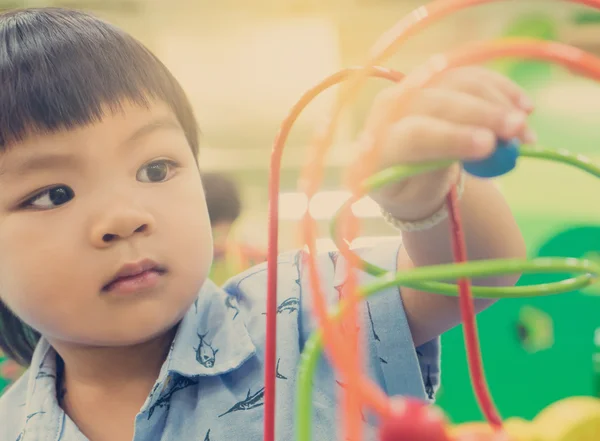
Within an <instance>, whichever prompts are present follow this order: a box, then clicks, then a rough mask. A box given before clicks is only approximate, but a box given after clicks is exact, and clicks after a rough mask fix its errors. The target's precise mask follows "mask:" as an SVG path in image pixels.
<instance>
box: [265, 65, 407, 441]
mask: <svg viewBox="0 0 600 441" xmlns="http://www.w3.org/2000/svg"><path fill="white" fill-rule="evenodd" d="M359 69H361V68H360V67H354V68H347V69H343V70H341V71H339V72H336V73H335V74H333V75H331V76H329V77H328V78H326V79H325V80H323V81H322V82H321V83H320V84H318V85H317V86H315V87H313V88H312V89H310V90H308V91H306V92H305V93H304V95H303V96H302V97H301V98H300V99H299V100H298V102H297V103H296V104H295V105H294V107H292V109H291V110H290V112H289V113H288V115H287V117H286V118H285V120H284V121H283V122H282V123H281V126H280V129H279V133H278V134H277V136H276V138H275V140H274V142H273V149H272V151H271V164H270V168H269V218H268V223H269V224H268V225H269V226H268V234H269V236H268V248H267V304H266V308H267V309H266V312H267V318H266V320H267V324H266V344H265V405H264V407H265V413H264V438H263V439H264V441H275V379H276V363H277V256H278V253H279V248H278V242H277V241H278V235H279V186H280V174H281V158H282V155H283V149H284V147H285V142H286V140H287V138H288V135H289V133H290V131H291V129H292V126H293V124H294V122H295V121H296V119H298V116H299V115H300V113H301V112H302V111H303V110H304V108H305V107H306V106H307V105H308V104H309V103H310V102H311V101H312V100H313V99H314V98H315V97H316V96H317V95H319V93H321V92H322V91H324V90H326V89H328V88H329V87H331V86H333V85H335V84H338V83H340V82H342V81H343V80H345V79H346V78H347V77H348V75H350V74H351V73H352V72H354V71H356V70H359ZM369 75H371V76H374V77H379V78H383V79H388V80H391V81H399V80H400V79H401V78H402V77H403V75H402V74H401V73H400V72H396V71H393V70H390V69H387V68H383V67H376V66H374V67H372V68H371V69H370V70H369ZM372 392H373V393H375V392H377V391H372Z"/></svg>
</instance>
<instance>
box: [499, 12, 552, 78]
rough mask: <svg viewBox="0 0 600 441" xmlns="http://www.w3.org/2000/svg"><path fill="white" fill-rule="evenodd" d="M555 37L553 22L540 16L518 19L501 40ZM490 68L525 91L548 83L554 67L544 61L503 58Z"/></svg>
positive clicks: (549, 18) (546, 17)
mask: <svg viewBox="0 0 600 441" xmlns="http://www.w3.org/2000/svg"><path fill="white" fill-rule="evenodd" d="M557 36H558V31H557V24H556V22H555V20H554V19H553V18H552V17H548V16H546V15H542V14H534V15H527V16H523V17H520V18H519V19H518V20H516V21H515V22H514V23H512V24H511V25H510V26H509V27H508V28H507V29H506V31H505V32H504V33H503V34H502V35H501V37H503V38H510V37H528V38H536V39H539V40H556V39H557ZM491 67H492V68H493V69H494V70H497V71H498V72H500V73H502V74H504V75H506V76H508V77H509V78H511V79H512V80H513V81H515V82H516V83H518V84H519V85H521V86H522V87H524V88H526V89H531V88H537V87H540V86H541V85H543V84H544V83H546V82H547V81H549V80H550V79H551V77H552V72H553V70H554V66H552V65H551V64H549V63H547V62H545V61H534V60H524V59H522V58H504V59H501V60H497V61H493V62H492V63H491Z"/></svg>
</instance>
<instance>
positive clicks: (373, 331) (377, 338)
mask: <svg viewBox="0 0 600 441" xmlns="http://www.w3.org/2000/svg"><path fill="white" fill-rule="evenodd" d="M366 303H367V313H368V314H369V321H370V322H371V332H372V333H373V338H374V339H375V341H381V339H380V338H379V335H377V331H375V322H374V321H373V315H372V314H371V304H370V303H369V302H366ZM379 361H380V362H381V363H383V364H388V362H387V360H386V359H384V358H382V357H379Z"/></svg>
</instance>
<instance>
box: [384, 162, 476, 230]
mask: <svg viewBox="0 0 600 441" xmlns="http://www.w3.org/2000/svg"><path fill="white" fill-rule="evenodd" d="M465 177H466V173H465V172H464V170H461V172H460V177H459V180H458V186H457V196H458V198H460V197H461V196H462V194H463V191H464V188H465ZM379 208H380V209H381V214H382V215H383V219H384V220H385V221H386V222H387V223H388V224H390V225H391V226H392V227H394V228H396V229H397V230H400V231H406V232H414V231H425V230H429V229H430V228H433V227H435V226H436V225H437V224H439V223H440V222H442V221H443V220H444V219H446V218H447V217H448V208H447V207H446V204H444V205H442V206H441V207H440V209H439V210H437V211H436V212H435V213H433V214H432V215H431V216H429V217H428V218H426V219H422V220H418V221H412V222H409V221H403V220H400V219H397V218H395V217H394V216H393V215H392V214H391V213H389V212H388V211H386V210H384V209H383V207H379Z"/></svg>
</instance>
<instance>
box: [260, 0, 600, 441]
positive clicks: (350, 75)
mask: <svg viewBox="0 0 600 441" xmlns="http://www.w3.org/2000/svg"><path fill="white" fill-rule="evenodd" d="M491 1H492V0H437V1H433V2H431V3H429V4H428V5H427V6H422V7H420V8H418V9H416V10H414V11H413V12H412V13H411V14H409V15H408V16H406V17H405V18H403V19H402V20H400V21H399V22H398V23H397V24H396V25H395V26H393V27H392V28H391V29H390V30H389V31H388V32H386V33H385V34H384V35H383V36H382V37H381V38H380V39H379V40H378V41H377V43H376V44H375V45H374V46H373V48H372V50H371V53H370V56H369V57H368V59H367V60H366V62H365V63H364V64H363V65H362V66H361V67H356V68H349V69H345V70H342V71H340V72H338V73H336V74H334V75H332V76H330V77H328V78H326V79H325V80H324V81H323V82H321V83H320V84H319V85H317V86H316V87H314V88H312V89H310V90H309V91H307V92H306V93H305V94H304V95H303V96H302V98H301V99H300V100H299V101H298V102H297V103H296V105H295V106H294V107H293V108H292V109H291V111H290V113H289V114H288V116H287V118H286V119H285V120H284V121H283V123H282V125H281V128H280V131H279V133H278V135H277V137H276V139H275V142H274V146H273V150H272V155H271V169H270V183H269V198H270V207H269V254H268V293H267V342H266V343H267V346H266V361H265V362H266V367H265V420H264V441H274V438H275V427H274V426H275V375H276V371H275V369H276V355H275V349H276V347H275V346H276V317H277V314H276V308H277V298H276V293H277V265H276V262H277V253H278V246H277V239H278V237H277V236H278V194H279V178H280V163H281V157H282V153H283V147H284V144H285V142H286V139H287V136H288V134H289V132H290V130H291V128H292V125H293V123H294V121H295V120H296V119H297V117H298V116H299V114H300V113H301V112H302V110H303V109H304V108H305V107H306V106H307V105H308V104H309V103H310V101H311V100H312V99H314V98H315V97H316V96H317V95H318V94H319V93H321V92H322V91H324V90H325V89H327V88H329V87H331V86H333V85H336V84H338V83H341V86H340V87H341V89H340V93H339V95H338V98H337V100H336V102H335V105H334V108H333V110H332V112H331V114H330V116H329V118H328V120H327V121H326V124H324V127H322V128H321V130H319V131H318V132H317V134H316V136H315V138H314V140H313V142H312V144H311V145H310V146H309V149H310V151H309V161H308V163H307V165H306V166H305V167H304V168H303V170H302V175H301V180H300V184H301V188H302V190H303V191H304V192H305V194H306V195H307V197H308V198H309V199H310V198H311V197H312V196H313V195H314V194H315V193H316V191H317V189H318V186H319V185H320V182H321V177H322V174H323V164H324V157H325V154H326V152H327V150H328V148H329V147H330V146H331V144H332V140H333V136H334V133H335V130H336V127H337V124H338V123H339V119H340V117H341V114H342V111H343V110H344V108H345V107H346V106H347V105H348V104H350V103H351V102H352V101H353V99H354V98H355V97H356V94H357V93H358V91H359V90H360V88H361V86H362V85H363V84H364V83H365V81H366V80H367V79H368V78H369V77H378V78H383V79H387V80H390V81H393V82H396V83H399V87H401V88H402V89H401V91H400V97H399V102H398V106H399V107H400V106H401V105H402V103H406V101H407V100H410V96H411V91H414V90H417V89H419V88H422V87H426V86H427V85H428V84H429V83H431V82H432V81H434V80H435V79H436V78H437V77H438V75H440V74H441V73H442V72H444V71H446V70H448V69H451V68H456V67H460V66H466V65H472V64H479V63H482V62H486V61H489V60H492V59H495V58H498V57H515V56H516V57H524V58H531V59H537V60H544V61H548V62H554V63H558V64H561V65H563V66H564V67H567V68H569V69H571V70H572V71H574V72H577V73H579V74H582V75H584V76H587V77H589V78H591V79H595V80H600V59H599V58H596V57H594V56H593V55H591V54H588V53H586V52H584V51H582V50H580V49H577V48H574V47H571V46H568V45H565V44H561V43H558V42H542V41H536V40H532V39H520V38H517V39H504V40H499V41H492V42H477V43H471V44H467V45H465V46H464V47H462V48H460V49H457V50H453V51H450V52H448V53H445V54H442V55H436V56H434V57H432V58H431V59H430V60H429V62H427V63H426V64H424V65H423V66H421V67H419V68H418V69H416V70H415V71H413V72H411V73H409V74H407V75H406V76H405V75H403V74H401V73H399V72H396V71H394V70H391V69H387V68H384V67H381V64H382V63H383V62H384V61H385V60H386V59H388V58H389V57H390V56H392V55H393V54H394V53H395V52H396V51H397V50H398V48H399V46H401V44H402V43H403V42H404V41H405V40H407V39H408V38H409V37H410V36H412V35H413V34H415V33H416V32H417V31H419V30H422V29H423V28H425V27H426V26H428V25H430V24H432V23H434V22H435V21H437V20H439V19H441V18H443V17H445V16H447V15H449V14H450V13H452V12H456V11H458V10H461V9H464V8H467V7H470V6H475V5H480V4H485V3H491ZM569 1H571V2H573V3H578V4H583V5H587V6H590V7H593V8H596V9H600V0H569ZM389 120H390V121H391V120H393V116H391V115H390V118H389ZM386 124H389V121H388V122H386V121H383V122H382V125H381V128H382V131H383V129H385V128H386ZM376 136H377V134H376ZM367 143H368V144H367ZM378 144H379V143H378V142H377V140H376V139H375V140H367V141H364V140H363V141H362V145H359V147H360V148H359V154H358V155H357V158H356V159H355V161H354V162H353V163H352V164H351V165H350V167H348V169H347V171H346V173H345V177H344V183H345V185H346V186H347V187H348V189H349V190H351V192H352V196H351V197H350V198H349V199H348V200H347V201H346V202H345V204H344V205H343V206H342V208H341V209H340V210H339V212H338V213H337V214H336V216H335V218H334V220H333V222H332V228H331V232H332V235H333V239H334V242H335V244H336V246H337V247H338V248H339V250H340V252H341V254H342V256H343V257H344V258H345V259H346V261H347V262H349V264H350V266H351V267H353V268H356V269H360V270H362V271H366V272H367V273H369V274H371V275H373V276H375V277H377V278H376V281H375V282H371V283H370V284H369V285H367V286H360V287H359V286H357V276H356V271H348V275H347V280H346V286H347V293H346V295H345V297H344V299H343V302H342V303H341V304H340V305H339V308H338V310H337V312H335V313H332V314H330V313H329V311H328V309H327V306H326V303H325V300H324V298H323V294H322V289H321V286H320V279H319V275H318V269H317V267H316V261H315V257H314V256H315V255H316V249H315V246H316V245H315V232H316V225H315V222H314V219H312V218H311V216H310V214H309V213H308V211H307V213H306V214H305V216H304V218H303V220H302V223H301V228H302V230H301V232H302V235H303V240H304V244H305V246H306V247H307V248H308V253H307V261H306V264H307V267H308V276H309V280H310V286H311V295H312V300H313V304H314V306H315V311H314V314H315V315H316V317H317V319H318V323H319V325H320V329H319V330H317V331H315V332H314V333H313V334H312V336H311V337H310V338H309V340H308V341H307V343H306V345H305V349H304V352H303V354H302V361H301V366H300V368H299V373H298V381H297V388H298V390H297V413H296V421H295V425H296V427H297V429H296V441H310V440H311V434H312V427H311V415H312V408H311V402H312V377H313V375H314V372H315V368H316V365H317V361H318V359H319V357H320V355H321V352H322V351H323V349H324V347H325V348H326V349H327V354H328V356H329V360H330V362H331V363H332V366H333V367H334V368H335V369H337V370H338V371H339V372H340V373H341V374H342V375H343V377H344V378H345V382H346V383H347V387H346V388H345V393H344V395H343V397H342V398H341V399H340V401H341V403H340V404H341V406H343V407H342V410H343V412H342V413H343V416H344V417H343V421H342V427H341V429H342V432H341V434H340V436H341V439H346V440H352V441H359V440H360V439H361V438H362V437H361V436H360V435H359V434H361V433H362V424H363V422H362V419H361V417H360V411H361V408H363V407H364V408H368V409H369V410H370V411H372V412H374V413H375V414H376V415H377V416H378V417H379V419H378V420H379V438H380V441H466V440H477V441H492V440H493V441H500V440H509V439H512V440H517V439H518V440H519V441H521V440H524V439H527V440H536V441H555V440H556V441H592V440H594V441H597V440H599V439H600V402H598V401H597V400H594V402H593V403H590V402H586V403H583V404H582V403H581V402H579V403H572V402H570V403H569V402H565V401H563V402H558V403H554V405H552V406H555V405H558V406H559V408H560V410H556V409H555V410H554V411H552V412H551V411H550V409H551V408H552V406H550V407H549V408H547V409H545V410H544V411H542V413H544V412H546V411H549V412H550V414H546V415H545V416H544V415H541V414H540V415H538V417H540V418H541V420H540V421H542V420H543V421H544V423H542V422H540V423H539V424H538V425H537V426H536V428H535V429H534V428H532V427H530V430H529V435H528V437H525V436H524V435H523V433H524V432H523V431H521V433H520V434H518V435H517V436H516V437H515V434H514V432H511V431H510V430H507V429H506V426H507V425H508V424H507V425H504V424H503V421H502V418H501V417H500V415H499V413H498V411H497V409H496V408H495V405H494V403H493V400H492V397H491V394H490V392H489V390H488V387H487V384H486V380H485V375H484V369H483V366H482V361H481V354H480V347H479V341H478V336H477V330H476V324H475V318H474V309H473V301H472V298H473V297H477V298H516V297H526V296H545V295H551V294H559V293H566V292H570V291H574V290H577V289H580V288H583V287H586V286H588V285H590V284H592V283H594V282H595V279H596V278H597V277H598V275H599V274H600V261H599V260H598V259H593V258H589V259H574V258H558V257H557V258H537V259H533V260H519V259H503V260H488V261H476V262H468V261H467V256H466V250H465V243H464V236H463V231H462V226H461V221H460V212H459V207H458V204H457V203H456V201H457V192H456V188H453V189H451V191H450V193H449V195H448V197H447V201H446V203H447V207H448V211H449V222H450V226H451V228H450V234H451V239H452V245H453V253H454V261H455V264H446V265H436V266H429V267H420V268H416V269H414V270H411V271H407V272H402V273H391V272H387V271H385V270H383V269H382V268H379V267H377V266H375V265H373V264H370V263H369V262H365V261H363V260H361V259H360V258H359V257H358V256H357V255H355V254H354V253H353V252H352V251H351V249H350V246H349V244H350V243H351V242H352V240H353V239H355V238H356V236H357V233H358V231H359V225H358V221H357V219H356V217H354V215H353V213H352V210H351V207H352V204H353V203H354V202H356V201H358V200H359V199H361V198H362V197H363V196H365V195H366V194H367V192H369V191H371V190H374V189H377V188H380V187H381V186H383V185H385V184H386V183H389V182H391V181H394V180H401V179H405V178H407V177H410V176H414V175H416V174H419V173H423V172H427V171H432V170H436V169H439V168H442V167H447V166H448V165H450V164H451V162H437V163H427V164H419V165H411V166H396V167H392V168H389V169H386V170H383V171H379V172H377V173H375V169H374V165H375V162H376V158H377V154H378ZM519 157H526V158H534V159H543V160H547V161H555V162H562V163H565V164H568V165H571V166H574V167H576V168H578V169H580V170H583V171H585V172H587V173H589V174H591V175H593V176H595V177H599V178H600V167H598V166H596V165H594V164H592V163H591V162H590V161H589V160H587V159H586V158H583V157H581V156H578V155H575V154H572V153H569V152H568V151H564V150H558V151H552V150H548V149H545V148H541V147H538V146H526V145H519V144H518V143H517V142H516V141H499V142H498V144H497V148H496V150H495V152H494V153H493V154H492V155H491V156H490V157H489V158H487V159H485V160H482V161H478V162H471V163H463V164H462V166H463V169H464V170H465V171H466V172H467V173H470V174H471V175H474V176H477V177H480V178H492V177H496V176H500V175H502V174H505V173H508V172H509V171H511V170H512V169H513V168H514V167H515V165H516V162H517V159H518V158H519ZM551 272H560V273H569V274H573V276H572V277H571V278H568V279H565V280H562V281H560V282H555V283H547V284H540V285H532V286H517V287H510V288H506V287H479V286H475V287H471V284H470V281H469V278H471V277H485V276H495V275H504V274H516V273H551ZM448 279H453V280H458V282H457V283H456V284H448V283H442V282H440V280H448ZM391 286H405V287H412V288H418V289H419V290H421V291H426V292H433V293H438V294H440V295H447V296H456V295H458V296H459V301H460V309H461V314H462V321H463V324H464V336H465V345H466V349H467V357H468V363H469V372H470V375H471V380H472V384H473V389H474V392H475V395H476V397H477V400H478V403H479V406H480V408H481V411H482V413H483V415H484V416H485V419H486V420H487V423H488V424H484V425H483V427H482V426H481V425H477V424H473V425H472V426H474V427H475V428H473V430H467V429H465V430H462V431H456V430H454V431H453V430H451V428H450V427H449V425H448V424H447V423H446V420H445V417H444V415H443V413H442V412H441V410H439V409H437V408H435V407H431V406H430V405H429V404H428V403H425V402H421V401H419V400H416V399H413V398H407V397H388V396H387V395H386V394H385V393H384V392H383V391H382V390H381V389H380V388H379V387H378V386H377V385H376V384H375V383H374V382H372V381H371V380H370V379H369V378H368V377H367V376H366V375H365V373H364V371H363V366H361V362H360V360H361V356H360V355H361V351H362V350H363V349H362V348H361V345H360V339H359V335H358V332H359V331H358V329H357V328H359V327H357V326H346V327H344V328H345V333H344V335H343V336H342V333H341V328H340V324H341V323H342V322H346V323H352V324H356V323H357V320H358V317H359V314H358V308H359V303H360V301H361V300H362V299H364V298H366V297H368V296H371V295H376V294H377V292H378V291H381V290H382V289H385V288H388V287H391ZM581 399H582V400H584V399H583V398H581ZM590 400H592V399H591V398H590ZM584 401H585V400H584ZM561 406H562V407H561ZM574 407H577V409H576V410H573V409H574ZM590 409H592V410H590ZM565 412H567V413H568V412H571V414H572V413H573V412H575V413H576V415H577V417H576V418H575V419H576V420H577V421H578V424H576V425H575V426H573V424H571V425H570V426H569V427H566V426H565V427H557V425H558V423H557V422H556V421H555V420H556V418H554V417H555V416H556V415H557V414H565ZM586 412H587V413H586ZM586 415H587V416H586ZM586 418H587V419H586ZM522 423H523V424H525V422H524V421H523V422H522ZM531 424H533V423H531ZM467 426H468V425H467ZM513 426H514V424H513ZM540 426H544V427H540ZM469 427H470V426H469Z"/></svg>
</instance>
